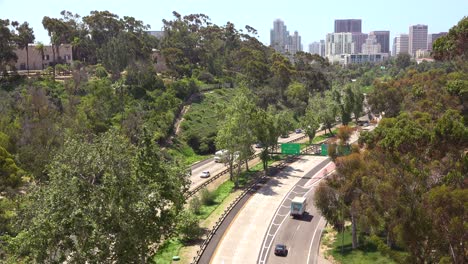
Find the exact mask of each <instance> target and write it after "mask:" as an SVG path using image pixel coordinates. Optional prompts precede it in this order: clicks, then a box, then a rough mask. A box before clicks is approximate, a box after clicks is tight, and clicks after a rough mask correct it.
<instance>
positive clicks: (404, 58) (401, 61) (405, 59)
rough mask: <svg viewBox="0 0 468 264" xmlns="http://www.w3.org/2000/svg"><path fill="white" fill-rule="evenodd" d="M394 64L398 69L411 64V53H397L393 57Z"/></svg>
mask: <svg viewBox="0 0 468 264" xmlns="http://www.w3.org/2000/svg"><path fill="white" fill-rule="evenodd" d="M395 64H396V66H397V67H398V68H399V69H403V70H404V69H406V67H408V66H410V65H411V55H409V54H408V53H399V54H398V55H397V57H396V59H395Z"/></svg>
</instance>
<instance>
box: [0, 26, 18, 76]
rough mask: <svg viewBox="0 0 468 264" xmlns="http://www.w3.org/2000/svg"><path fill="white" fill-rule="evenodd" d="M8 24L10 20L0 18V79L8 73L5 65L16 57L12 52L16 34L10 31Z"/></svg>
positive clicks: (14, 60)
mask: <svg viewBox="0 0 468 264" xmlns="http://www.w3.org/2000/svg"><path fill="white" fill-rule="evenodd" d="M9 26H10V20H8V19H0V36H2V38H1V39H0V72H1V74H2V78H1V79H0V81H3V78H4V77H3V76H4V75H8V74H6V73H7V65H9V64H10V63H11V62H16V60H17V59H18V57H17V56H16V54H15V53H14V48H15V45H14V40H15V38H16V35H15V34H13V33H12V32H11V30H10V28H9Z"/></svg>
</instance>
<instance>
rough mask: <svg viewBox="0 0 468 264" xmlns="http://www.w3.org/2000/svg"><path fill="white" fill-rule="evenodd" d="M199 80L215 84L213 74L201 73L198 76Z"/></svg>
mask: <svg viewBox="0 0 468 264" xmlns="http://www.w3.org/2000/svg"><path fill="white" fill-rule="evenodd" d="M198 80H200V81H202V82H205V83H209V84H212V83H214V82H215V81H214V76H213V74H211V73H209V72H202V73H200V75H199V76H198Z"/></svg>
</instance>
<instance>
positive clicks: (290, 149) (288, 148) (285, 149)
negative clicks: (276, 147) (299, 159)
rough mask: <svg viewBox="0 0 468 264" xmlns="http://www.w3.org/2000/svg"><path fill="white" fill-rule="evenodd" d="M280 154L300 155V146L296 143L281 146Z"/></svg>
mask: <svg viewBox="0 0 468 264" xmlns="http://www.w3.org/2000/svg"><path fill="white" fill-rule="evenodd" d="M281 154H288V155H299V154H301V145H300V144H298V143H284V144H281Z"/></svg>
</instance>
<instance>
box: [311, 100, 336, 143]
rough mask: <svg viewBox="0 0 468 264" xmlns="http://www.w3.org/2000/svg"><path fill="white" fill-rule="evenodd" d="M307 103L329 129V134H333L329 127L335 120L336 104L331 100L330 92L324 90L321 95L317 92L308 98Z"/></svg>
mask: <svg viewBox="0 0 468 264" xmlns="http://www.w3.org/2000/svg"><path fill="white" fill-rule="evenodd" d="M309 105H310V109H311V110H312V111H313V112H314V113H316V114H317V117H318V121H319V122H320V123H322V124H323V125H324V127H325V129H328V130H329V131H330V134H333V132H332V130H331V128H332V127H333V124H334V123H335V122H336V115H337V113H338V106H337V105H336V103H335V101H334V100H333V97H332V92H331V91H325V93H324V95H323V96H321V95H320V94H319V93H317V94H316V95H315V96H313V97H312V98H311V99H310V100H309Z"/></svg>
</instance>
